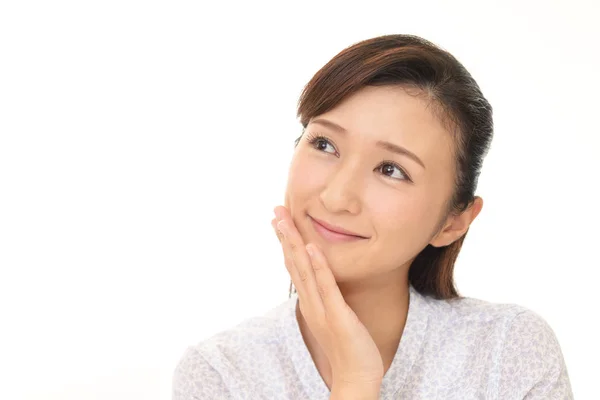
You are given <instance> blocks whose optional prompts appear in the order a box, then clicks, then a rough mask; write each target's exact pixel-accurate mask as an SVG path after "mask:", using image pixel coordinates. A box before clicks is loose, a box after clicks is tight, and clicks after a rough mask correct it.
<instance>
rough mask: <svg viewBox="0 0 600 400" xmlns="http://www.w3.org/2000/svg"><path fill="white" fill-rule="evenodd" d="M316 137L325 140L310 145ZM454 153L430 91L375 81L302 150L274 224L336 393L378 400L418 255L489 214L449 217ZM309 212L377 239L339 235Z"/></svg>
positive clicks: (310, 344)
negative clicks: (336, 238) (328, 234)
mask: <svg viewBox="0 0 600 400" xmlns="http://www.w3.org/2000/svg"><path fill="white" fill-rule="evenodd" d="M318 119H321V120H323V119H325V120H328V121H331V122H334V123H336V124H337V125H340V126H341V127H343V128H344V129H345V131H346V133H342V132H341V131H339V130H336V129H334V128H332V127H331V126H327V125H324V124H323V123H319V122H318V121H317V120H318ZM315 134H318V135H321V136H324V137H325V138H326V139H318V140H317V141H316V142H314V143H312V144H311V143H309V141H308V140H307V136H310V135H315ZM377 141H387V142H391V143H393V144H395V145H397V146H401V147H403V148H405V149H407V150H408V151H410V152H411V153H413V154H414V155H415V156H416V157H417V158H418V159H419V160H420V161H421V162H420V163H419V162H417V161H415V160H414V159H413V158H411V157H409V156H407V155H401V154H396V153H394V152H391V151H389V150H387V149H382V148H380V147H378V146H377V145H376V142H377ZM453 148H454V142H453V137H452V133H451V132H450V131H448V130H447V128H446V126H445V125H444V124H443V123H442V121H441V120H440V119H439V115H438V114H437V113H434V110H433V108H432V106H431V104H430V102H429V100H428V99H427V97H426V96H425V95H424V94H423V93H421V92H419V91H418V90H416V89H414V88H409V87H402V86H379V87H369V86H368V87H364V88H362V89H361V90H360V91H358V92H356V93H354V94H353V95H352V96H350V97H348V98H347V99H345V100H344V101H343V102H341V103H340V104H338V105H337V106H336V107H335V108H334V109H332V110H329V111H328V112H326V113H324V114H322V115H319V116H316V117H314V118H312V119H311V120H310V122H309V124H308V125H307V128H306V131H305V132H304V134H303V137H302V138H301V140H300V142H299V144H298V145H297V147H296V149H295V152H294V155H293V158H292V162H291V165H290V169H289V176H288V185H287V188H286V193H285V204H284V206H278V207H276V208H275V214H276V217H275V219H274V220H273V221H272V224H273V227H274V228H275V229H276V231H277V233H278V237H279V238H280V241H281V243H282V249H283V252H284V259H285V263H286V268H287V269H288V271H289V273H290V276H291V278H292V281H293V282H294V286H295V287H296V289H297V291H298V297H299V307H298V308H297V310H296V316H297V319H298V324H299V326H300V330H301V332H302V335H303V338H304V341H305V343H306V345H307V348H308V350H309V352H310V354H311V356H312V358H313V360H314V362H315V366H316V368H317V369H318V371H319V373H320V375H321V377H322V378H323V380H324V382H325V384H326V385H327V387H328V388H330V389H331V390H332V398H334V397H335V396H337V394H338V393H340V392H344V393H347V392H348V388H351V390H350V392H351V393H362V392H363V391H364V393H365V396H366V397H365V396H363V397H365V398H367V397H369V396H368V395H366V393H370V394H372V395H373V398H377V394H378V388H379V385H380V383H381V380H382V379H383V376H384V374H385V372H386V371H387V370H388V369H389V367H390V365H391V363H392V360H393V358H394V355H395V353H396V351H397V348H398V345H399V343H400V339H401V336H402V332H403V330H404V326H405V323H406V316H407V313H408V269H409V267H410V264H411V262H412V261H413V260H414V258H415V257H416V256H417V255H418V253H419V252H420V251H421V250H423V249H424V248H425V247H426V246H427V245H428V244H431V245H432V246H446V245H449V244H451V243H452V242H454V241H455V240H457V239H459V238H460V237H461V236H462V235H464V234H465V233H466V231H467V229H468V228H469V226H470V224H471V223H472V221H473V220H474V219H475V218H476V217H477V215H478V214H479V212H480V211H481V208H482V206H483V201H482V199H481V198H480V197H476V198H475V201H474V202H473V203H472V204H471V206H470V207H469V208H468V209H467V210H466V211H464V212H463V213H460V214H456V213H448V212H447V207H446V205H447V204H448V201H449V199H450V198H451V195H452V193H453V191H454V178H455V176H454V174H455V161H454V152H453ZM390 162H392V163H395V164H397V166H398V167H400V168H396V166H394V165H393V164H390ZM421 163H422V164H423V165H420V164H421ZM309 216H312V217H314V218H318V219H321V220H324V221H326V222H328V223H331V224H334V225H338V226H341V227H343V228H345V229H348V230H350V231H353V232H356V233H359V234H360V235H361V236H364V237H366V238H365V239H361V240H359V241H354V242H349V243H332V242H329V241H327V240H325V239H324V238H323V237H322V236H321V235H320V234H319V233H318V232H317V231H316V230H315V229H314V227H313V223H312V221H311V218H310V217H309ZM277 224H279V225H277ZM283 233H285V235H284V234H283ZM307 244H310V245H309V246H308V247H309V248H311V247H314V253H315V258H313V259H311V258H310V256H309V254H308V252H307V249H306V247H305V246H306V245H307ZM359 388H360V389H359ZM334 389H335V390H334ZM363 389H364V390H363ZM344 398H350V397H348V396H347V395H345V396H344Z"/></svg>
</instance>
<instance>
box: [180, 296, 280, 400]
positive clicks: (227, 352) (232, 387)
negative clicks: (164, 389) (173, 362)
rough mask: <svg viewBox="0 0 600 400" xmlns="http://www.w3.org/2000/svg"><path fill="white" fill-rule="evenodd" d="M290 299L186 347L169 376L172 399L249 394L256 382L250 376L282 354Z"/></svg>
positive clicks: (265, 368) (268, 365)
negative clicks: (170, 377) (283, 327)
mask: <svg viewBox="0 0 600 400" xmlns="http://www.w3.org/2000/svg"><path fill="white" fill-rule="evenodd" d="M291 301H292V300H288V301H285V302H283V303H281V304H280V305H278V306H277V307H275V308H273V309H272V310H270V311H269V312H267V313H265V314H264V315H261V316H256V317H252V318H248V319H246V320H244V321H243V322H241V323H239V324H238V325H236V326H234V327H232V328H229V329H227V330H224V331H221V332H219V333H217V334H214V335H212V336H211V337H209V338H207V339H206V340H203V341H201V342H200V343H198V344H196V345H193V346H189V347H188V348H187V349H186V351H185V352H184V354H183V356H182V357H181V359H180V361H179V363H178V364H177V367H176V369H175V372H174V375H173V399H174V400H175V399H177V400H191V399H196V398H199V399H203V398H229V397H230V396H233V395H234V394H235V393H245V394H248V393H252V392H253V390H254V387H255V385H256V384H257V382H256V380H255V378H256V377H255V376H253V375H254V374H256V373H260V374H261V375H264V373H265V372H266V371H268V369H269V367H270V366H271V365H272V364H273V363H274V362H275V363H276V360H278V359H279V358H281V357H282V352H283V349H282V347H283V346H284V344H283V343H282V340H281V329H282V326H283V324H284V323H285V320H286V319H287V318H289V317H290V314H291V313H290V309H291V305H292V303H291ZM261 364H262V365H261ZM257 371H258V372H257Z"/></svg>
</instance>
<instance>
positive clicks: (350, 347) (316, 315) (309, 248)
mask: <svg viewBox="0 0 600 400" xmlns="http://www.w3.org/2000/svg"><path fill="white" fill-rule="evenodd" d="M275 214H276V216H277V217H276V218H275V219H273V220H272V221H271V225H272V226H273V228H274V229H275V232H276V234H277V237H278V238H279V240H280V242H281V244H282V247H283V253H284V259H285V266H286V268H287V270H288V272H289V273H290V276H291V278H292V282H293V283H294V286H295V287H296V291H297V292H298V304H299V307H300V311H301V313H302V316H303V317H304V319H305V320H306V323H307V325H308V327H309V329H310V331H311V333H312V334H313V335H314V336H315V338H316V340H317V341H318V343H319V345H320V346H321V348H322V349H323V351H324V352H325V355H326V356H327V359H328V360H329V364H330V365H331V373H332V377H333V384H332V387H336V388H361V389H362V388H367V389H369V390H370V388H376V390H377V391H376V394H377V395H378V394H379V386H380V384H381V381H382V380H383V374H384V368H383V361H382V359H381V355H380V353H379V349H378V348H377V345H376V344H375V342H374V341H373V338H372V337H371V335H370V334H369V331H368V330H367V328H366V327H365V326H364V325H363V324H362V322H360V320H359V319H358V317H357V315H356V314H355V313H354V311H353V310H352V309H351V308H350V306H349V305H348V304H347V303H346V301H345V300H344V297H343V296H342V293H341V292H340V289H339V287H338V285H337V283H336V281H335V278H334V276H333V273H332V272H331V269H330V268H329V265H328V262H327V260H326V259H325V255H324V254H323V252H322V251H321V250H320V249H319V248H318V247H317V246H316V245H315V244H314V243H309V244H308V245H306V247H305V245H304V242H303V240H302V237H301V236H300V232H298V230H297V228H296V226H295V224H294V222H293V220H292V218H291V215H290V213H289V211H288V210H287V209H286V208H285V207H283V206H278V207H276V208H275ZM310 253H313V254H312V257H311V256H310Z"/></svg>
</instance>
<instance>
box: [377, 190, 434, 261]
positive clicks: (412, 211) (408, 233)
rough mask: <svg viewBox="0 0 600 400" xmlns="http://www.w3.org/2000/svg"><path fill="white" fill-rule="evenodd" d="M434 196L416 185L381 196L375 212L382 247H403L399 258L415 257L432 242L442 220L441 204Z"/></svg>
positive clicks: (398, 248) (397, 248) (397, 249)
mask: <svg viewBox="0 0 600 400" xmlns="http://www.w3.org/2000/svg"><path fill="white" fill-rule="evenodd" d="M431 199H432V197H431V195H427V194H425V193H424V192H417V191H416V190H415V189H414V188H411V189H409V190H407V192H406V193H398V194H396V195H394V196H390V195H389V194H388V196H385V197H380V199H379V200H378V201H377V202H376V204H377V205H376V207H373V208H372V210H373V211H372V213H373V215H374V218H375V220H376V221H377V227H376V228H377V233H378V235H379V238H380V240H381V243H380V244H381V246H382V248H388V249H396V250H395V251H399V250H400V249H402V251H401V253H402V255H401V254H400V253H398V256H399V257H405V256H406V257H412V256H414V255H416V254H417V253H418V252H420V251H421V250H422V249H423V248H424V247H425V246H426V245H427V243H428V242H429V240H430V236H431V233H432V231H433V229H434V228H435V226H436V223H437V220H438V214H439V210H438V205H437V204H436V202H434V201H432V200H431ZM399 246H400V247H399Z"/></svg>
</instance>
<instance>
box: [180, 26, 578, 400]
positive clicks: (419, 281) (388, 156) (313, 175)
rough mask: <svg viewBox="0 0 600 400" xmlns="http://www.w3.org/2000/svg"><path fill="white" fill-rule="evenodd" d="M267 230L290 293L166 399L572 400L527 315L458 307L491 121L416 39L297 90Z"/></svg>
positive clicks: (189, 362) (445, 61) (189, 364)
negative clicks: (294, 119) (462, 254)
mask: <svg viewBox="0 0 600 400" xmlns="http://www.w3.org/2000/svg"><path fill="white" fill-rule="evenodd" d="M298 116H299V117H300V120H301V123H302V126H303V128H304V129H303V132H302V135H301V136H300V138H298V139H297V140H296V148H295V152H294V156H293V160H292V163H291V166H290V170H289V179H288V185H287V189H286V193H285V205H284V206H278V207H276V208H275V214H276V216H275V218H274V220H273V221H272V225H273V227H274V228H275V231H276V233H277V235H278V238H279V240H280V241H281V244H282V249H283V254H284V259H285V265H286V267H287V269H288V272H289V273H290V276H291V279H292V283H293V286H294V287H295V288H296V292H294V294H293V295H292V293H291V284H290V299H289V300H288V301H286V302H284V303H282V304H281V305H279V306H278V307H276V308H274V309H273V310H272V311H271V312H270V313H268V314H267V315H265V316H262V317H256V318H251V319H248V320H246V321H245V322H243V323H241V324H239V325H238V326H236V327H234V328H232V329H230V330H227V331H225V332H221V333H219V334H217V335H214V336H213V337H211V338H210V339H208V340H206V341H204V342H202V343H200V344H199V345H197V346H194V347H189V348H188V349H187V351H186V353H185V354H184V355H183V357H182V359H181V361H180V363H179V365H178V366H177V369H176V371H175V375H174V380H173V398H174V399H181V400H183V399H230V398H236V399H328V398H329V399H378V398H383V399H461V400H464V399H550V398H552V399H569V398H572V392H571V388H570V383H569V378H568V374H567V369H566V366H565V364H564V360H563V356H562V352H561V349H560V346H559V344H558V343H557V341H556V338H555V335H554V333H553V331H552V329H551V328H550V327H549V326H548V324H547V323H546V322H545V321H544V320H543V319H542V318H541V317H540V316H538V315H537V314H535V313H534V312H532V311H530V310H528V309H526V308H524V307H521V306H518V305H510V304H493V303H488V302H485V301H482V300H477V299H472V298H468V297H461V296H459V294H458V292H457V290H456V288H455V286H454V282H453V269H454V262H455V260H456V258H457V256H458V253H459V251H460V248H461V246H462V243H463V240H464V238H465V236H466V233H467V231H468V229H469V226H470V224H471V223H472V222H473V220H474V219H475V218H476V217H477V215H478V214H479V212H480V211H481V209H482V206H483V201H482V199H481V198H480V197H478V196H475V195H474V193H475V189H476V186H477V179H478V176H479V174H480V170H481V166H482V161H483V158H484V156H485V154H486V153H487V150H488V148H489V145H490V142H491V139H492V133H493V124H492V107H491V106H490V104H489V103H488V102H487V100H486V99H485V98H484V96H483V95H482V93H481V91H480V89H479V87H478V85H477V83H476V82H475V81H474V80H473V78H472V77H471V75H470V74H469V73H468V72H467V70H466V69H465V68H464V67H463V66H462V65H461V64H460V63H459V62H458V61H457V60H456V59H455V58H454V57H453V56H452V55H450V54H449V53H447V52H445V51H443V50H441V49H439V48H438V47H436V46H434V45H433V44H432V43H430V42H428V41H426V40H423V39H421V38H418V37H415V36H407V35H386V36H381V37H377V38H373V39H369V40H365V41H363V42H360V43H357V44H354V45H353V46H351V47H349V48H347V49H344V50H343V51H342V52H340V53H339V54H338V55H337V56H335V57H334V58H333V59H332V60H331V61H329V62H328V63H327V64H326V65H325V66H324V67H323V68H322V69H321V70H320V71H318V72H317V74H316V75H315V76H314V77H313V78H312V80H311V81H310V82H309V83H308V85H307V86H306V87H305V88H304V91H303V93H302V95H301V98H300V101H299V107H298Z"/></svg>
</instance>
